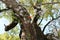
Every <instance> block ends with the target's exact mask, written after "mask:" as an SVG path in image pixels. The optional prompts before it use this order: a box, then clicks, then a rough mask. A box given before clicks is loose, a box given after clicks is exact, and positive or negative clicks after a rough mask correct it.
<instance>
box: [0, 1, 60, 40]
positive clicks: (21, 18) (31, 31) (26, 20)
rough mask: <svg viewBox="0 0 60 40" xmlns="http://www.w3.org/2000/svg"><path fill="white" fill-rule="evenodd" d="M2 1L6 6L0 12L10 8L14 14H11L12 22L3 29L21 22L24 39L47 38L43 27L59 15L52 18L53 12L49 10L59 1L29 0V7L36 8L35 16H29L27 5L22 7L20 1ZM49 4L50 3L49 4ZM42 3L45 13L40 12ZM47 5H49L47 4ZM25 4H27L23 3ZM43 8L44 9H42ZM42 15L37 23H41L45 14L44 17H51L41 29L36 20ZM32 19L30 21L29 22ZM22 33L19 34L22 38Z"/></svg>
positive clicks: (8, 28)
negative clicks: (34, 0)
mask: <svg viewBox="0 0 60 40" xmlns="http://www.w3.org/2000/svg"><path fill="white" fill-rule="evenodd" d="M0 1H2V2H3V3H5V4H6V6H7V8H6V9H3V10H0V12H2V11H6V10H9V9H11V10H12V11H13V12H14V14H13V16H14V17H13V22H12V23H11V24H9V25H7V26H6V25H5V26H6V27H5V31H8V30H10V29H12V28H14V27H15V26H16V25H17V24H18V23H20V24H21V32H22V33H24V34H25V39H26V40H49V39H48V38H47V36H46V35H44V31H45V28H46V27H47V25H48V24H49V23H50V22H52V21H54V20H56V19H58V18H59V17H60V16H58V17H56V18H54V16H53V13H52V12H51V11H52V9H53V6H52V5H53V4H56V3H60V2H54V1H51V3H42V2H44V0H41V1H40V0H37V1H36V2H35V3H33V0H30V1H29V2H30V6H31V8H32V9H33V10H34V11H35V9H36V12H35V16H34V17H32V18H33V20H32V18H31V16H30V14H29V12H28V11H27V10H28V7H29V6H28V7H24V5H22V4H21V3H17V2H16V0H0ZM45 4H46V5H45ZM49 4H50V5H49ZM42 5H45V6H44V7H46V6H47V7H46V8H47V10H46V12H47V13H46V12H45V14H43V13H42V9H41V6H42ZM48 5H49V6H48ZM25 6H27V5H25ZM43 10H44V9H43ZM41 15H42V19H41V21H40V23H39V24H41V22H42V20H43V16H45V17H46V18H47V17H48V16H50V17H51V18H52V19H51V20H50V21H49V22H48V23H47V24H46V25H45V26H44V28H43V31H42V30H41V28H40V27H39V24H37V21H38V19H39V18H40V17H41ZM31 21H32V22H31ZM22 33H21V34H20V35H19V36H20V37H21V39H22V36H21V35H22Z"/></svg>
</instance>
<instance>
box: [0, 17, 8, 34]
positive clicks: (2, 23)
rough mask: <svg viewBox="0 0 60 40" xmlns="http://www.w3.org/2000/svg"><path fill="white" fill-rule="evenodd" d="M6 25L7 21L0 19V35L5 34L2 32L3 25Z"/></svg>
mask: <svg viewBox="0 0 60 40" xmlns="http://www.w3.org/2000/svg"><path fill="white" fill-rule="evenodd" d="M8 23H9V21H8V20H7V19H5V18H4V17H3V18H0V34H2V33H4V32H5V31H4V28H5V26H4V24H6V25H7V24H8Z"/></svg>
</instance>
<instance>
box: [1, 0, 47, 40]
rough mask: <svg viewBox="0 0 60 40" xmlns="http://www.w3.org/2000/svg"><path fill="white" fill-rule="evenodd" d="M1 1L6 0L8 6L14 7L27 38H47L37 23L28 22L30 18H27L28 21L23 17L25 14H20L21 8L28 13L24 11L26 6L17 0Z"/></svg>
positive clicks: (38, 39)
mask: <svg viewBox="0 0 60 40" xmlns="http://www.w3.org/2000/svg"><path fill="white" fill-rule="evenodd" d="M0 1H2V2H4V3H5V4H6V5H7V7H8V8H10V9H12V10H13V11H14V12H15V13H16V17H17V18H18V19H19V20H20V22H21V23H22V28H21V29H22V32H24V33H25V38H26V40H45V39H46V40H47V38H46V37H45V35H44V34H43V32H42V31H41V29H40V28H39V26H38V25H37V24H36V23H34V22H33V23H30V22H28V21H29V20H30V19H29V18H27V21H26V20H24V17H23V16H24V14H23V16H21V15H20V11H21V9H22V11H23V12H24V13H25V14H26V13H28V12H27V11H24V10H26V9H25V8H24V7H22V6H21V5H19V4H18V3H16V1H15V0H0ZM23 9H24V10H23ZM28 16H30V15H28ZM28 16H26V17H28Z"/></svg>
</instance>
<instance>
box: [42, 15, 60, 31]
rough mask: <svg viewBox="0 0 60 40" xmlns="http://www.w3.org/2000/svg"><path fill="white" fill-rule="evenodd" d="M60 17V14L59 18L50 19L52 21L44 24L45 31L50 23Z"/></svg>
mask: <svg viewBox="0 0 60 40" xmlns="http://www.w3.org/2000/svg"><path fill="white" fill-rule="evenodd" d="M58 18H60V16H58V17H57V18H54V19H52V20H50V21H49V22H48V23H47V24H46V25H45V26H44V28H43V32H44V31H45V28H46V27H47V26H48V24H50V23H51V22H52V21H54V20H56V19H58Z"/></svg>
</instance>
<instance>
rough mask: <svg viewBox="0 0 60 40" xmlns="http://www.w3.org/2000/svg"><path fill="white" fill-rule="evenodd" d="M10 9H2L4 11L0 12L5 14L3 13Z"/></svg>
mask: <svg viewBox="0 0 60 40" xmlns="http://www.w3.org/2000/svg"><path fill="white" fill-rule="evenodd" d="M8 10H9V9H2V10H0V12H3V11H8Z"/></svg>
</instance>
